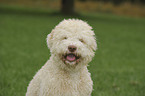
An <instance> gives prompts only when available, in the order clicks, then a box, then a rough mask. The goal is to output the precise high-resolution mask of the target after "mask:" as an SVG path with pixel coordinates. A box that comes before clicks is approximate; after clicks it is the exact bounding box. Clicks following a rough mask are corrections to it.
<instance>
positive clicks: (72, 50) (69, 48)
mask: <svg viewBox="0 0 145 96" xmlns="http://www.w3.org/2000/svg"><path fill="white" fill-rule="evenodd" d="M76 49H77V47H76V46H74V45H69V46H68V50H69V51H70V52H74V51H76Z"/></svg>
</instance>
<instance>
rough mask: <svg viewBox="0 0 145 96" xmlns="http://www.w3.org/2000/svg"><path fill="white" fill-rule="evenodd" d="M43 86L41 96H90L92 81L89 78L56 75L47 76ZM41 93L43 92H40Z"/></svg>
mask: <svg viewBox="0 0 145 96" xmlns="http://www.w3.org/2000/svg"><path fill="white" fill-rule="evenodd" d="M43 80H44V81H42V84H41V90H43V92H42V93H43V94H41V96H89V94H90V93H91V90H92V81H91V79H90V78H89V77H87V78H85V79H84V77H83V76H76V75H74V76H73V75H71V76H70V75H67V74H63V75H62V74H55V75H54V76H52V75H50V76H48V77H47V76H46V77H45V79H43ZM40 92H41V91H40Z"/></svg>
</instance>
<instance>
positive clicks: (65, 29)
mask: <svg viewBox="0 0 145 96" xmlns="http://www.w3.org/2000/svg"><path fill="white" fill-rule="evenodd" d="M47 44H48V47H49V48H50V51H51V54H54V56H56V57H57V58H59V59H60V60H61V61H62V62H64V64H66V65H70V66H73V65H77V64H79V63H80V64H88V63H89V62H90V61H91V60H92V58H93V56H94V51H95V50H96V48H97V44H96V40H95V37H94V32H93V31H92V28H91V27H90V26H89V25H88V24H87V23H86V22H83V21H81V20H74V19H69V20H64V21H62V22H61V23H60V24H58V26H56V27H55V29H53V30H52V32H51V33H50V34H49V35H48V36H47Z"/></svg>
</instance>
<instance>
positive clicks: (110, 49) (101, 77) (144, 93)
mask: <svg viewBox="0 0 145 96" xmlns="http://www.w3.org/2000/svg"><path fill="white" fill-rule="evenodd" d="M72 17H73V16H71V18H72ZM64 18H69V16H63V15H60V14H48V13H47V12H41V11H40V12H39V11H38V12H34V13H33V12H28V13H27V12H26V11H25V14H23V12H18V11H16V12H15V11H14V12H10V11H7V10H6V11H3V12H1V13H0V96H24V95H25V93H26V90H27V86H28V84H29V82H30V80H31V79H32V77H33V76H34V74H35V73H36V72H37V71H38V70H39V69H40V68H41V66H43V64H44V63H45V62H46V61H47V60H48V59H49V56H50V52H49V49H48V48H47V46H46V36H47V34H48V33H50V32H51V30H52V29H53V28H54V27H55V25H56V24H58V23H59V22H60V21H61V20H63V19H64ZM75 18H79V19H83V20H86V21H88V23H89V24H90V25H91V26H92V27H93V28H94V31H95V33H96V37H97V42H98V50H97V51H96V56H95V57H94V59H93V61H92V62H91V63H90V64H89V65H90V66H89V67H88V69H89V70H90V72H91V76H92V79H93V81H94V91H93V93H92V96H145V19H143V18H129V17H121V16H115V15H111V14H110V15H108V14H86V13H82V14H81V15H79V16H78V17H77V16H75Z"/></svg>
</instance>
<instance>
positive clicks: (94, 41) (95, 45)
mask: <svg viewBox="0 0 145 96" xmlns="http://www.w3.org/2000/svg"><path fill="white" fill-rule="evenodd" d="M91 48H92V49H93V50H94V51H96V50H97V41H96V38H95V36H94V39H93V41H92V46H91Z"/></svg>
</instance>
